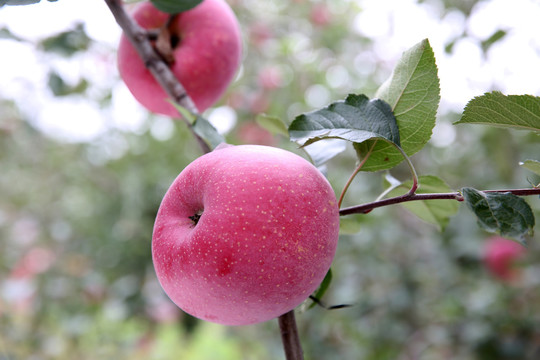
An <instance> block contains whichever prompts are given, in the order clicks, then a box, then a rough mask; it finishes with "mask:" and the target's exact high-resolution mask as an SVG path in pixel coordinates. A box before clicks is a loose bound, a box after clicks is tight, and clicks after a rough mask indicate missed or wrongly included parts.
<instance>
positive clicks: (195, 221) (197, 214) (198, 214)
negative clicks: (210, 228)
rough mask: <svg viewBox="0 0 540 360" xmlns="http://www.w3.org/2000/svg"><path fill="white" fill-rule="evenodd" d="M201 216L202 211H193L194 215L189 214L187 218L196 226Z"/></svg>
mask: <svg viewBox="0 0 540 360" xmlns="http://www.w3.org/2000/svg"><path fill="white" fill-rule="evenodd" d="M201 216H202V211H201V212H197V213H195V215H193V216H189V219H190V220H191V221H193V225H194V227H195V226H197V224H198V223H199V219H200V218H201Z"/></svg>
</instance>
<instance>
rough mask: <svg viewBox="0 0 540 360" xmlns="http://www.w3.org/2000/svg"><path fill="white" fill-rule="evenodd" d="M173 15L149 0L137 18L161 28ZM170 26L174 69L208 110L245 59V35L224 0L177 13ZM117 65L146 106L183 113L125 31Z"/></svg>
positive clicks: (198, 104) (207, 1)
mask: <svg viewBox="0 0 540 360" xmlns="http://www.w3.org/2000/svg"><path fill="white" fill-rule="evenodd" d="M169 17H170V15H169V14H167V13H164V12H161V11H159V10H157V9H156V8H155V7H154V6H153V5H152V4H151V3H150V2H143V3H141V4H140V5H139V6H138V7H137V8H136V9H135V10H134V12H133V18H134V19H135V21H136V22H137V23H138V24H139V25H140V26H141V27H143V28H145V29H160V28H161V27H163V25H164V24H165V23H166V22H167V21H168V19H169ZM169 30H170V32H171V35H172V36H171V45H172V47H173V54H172V55H173V59H174V62H173V63H172V64H170V67H171V70H172V72H173V73H174V75H175V76H176V78H177V79H178V80H179V81H180V83H181V84H182V85H183V86H184V88H185V89H186V92H187V93H188V95H189V96H190V97H191V99H192V100H193V102H194V103H195V105H196V107H197V109H198V110H199V111H200V112H203V111H204V110H206V109H207V108H208V107H210V106H212V105H213V104H214V103H216V102H217V101H218V100H219V98H220V97H221V96H222V95H223V93H224V92H225V90H226V89H227V87H228V85H229V84H230V83H231V81H232V80H233V78H234V76H235V74H236V72H237V70H238V66H239V65H240V58H241V52H242V40H241V34H240V29H239V25H238V21H237V20H236V17H235V15H234V13H233V12H232V10H231V8H230V7H229V6H228V5H227V3H226V2H225V1H224V0H204V1H203V2H202V3H201V4H199V5H197V6H196V7H195V8H193V9H191V10H188V11H185V12H182V13H180V14H178V15H177V16H176V17H175V18H174V20H173V22H172V24H171V25H170V26H169ZM118 67H119V72H120V76H121V77H122V79H123V80H124V82H125V83H126V86H127V87H128V88H129V90H130V91H131V93H132V94H133V96H134V97H135V98H136V99H137V100H138V101H139V102H140V103H141V104H142V105H143V106H144V107H146V108H147V109H148V110H150V111H152V112H155V113H159V114H164V115H167V116H171V117H178V116H179V115H178V112H177V111H176V110H175V108H174V107H173V106H172V105H171V104H170V103H169V102H168V98H169V96H168V95H167V94H166V93H165V91H164V90H163V89H162V88H161V86H160V85H159V84H158V83H157V81H156V80H155V79H154V77H153V76H152V74H151V73H150V71H149V70H148V69H147V68H146V67H145V65H144V63H143V61H142V60H141V58H140V56H139V55H138V54H137V52H136V50H135V48H134V47H133V46H132V45H131V43H130V42H129V40H128V39H127V37H126V36H124V35H123V36H122V38H121V40H120V45H119V48H118Z"/></svg>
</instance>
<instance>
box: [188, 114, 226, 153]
mask: <svg viewBox="0 0 540 360" xmlns="http://www.w3.org/2000/svg"><path fill="white" fill-rule="evenodd" d="M193 131H195V133H196V134H197V135H199V136H200V137H201V138H203V140H204V141H205V142H206V143H207V144H208V145H209V146H210V148H211V149H215V148H216V147H217V146H218V145H219V144H221V143H224V142H225V138H224V137H223V136H222V135H221V134H220V133H218V131H217V130H216V128H215V127H214V126H213V125H212V124H211V123H210V122H209V121H208V120H206V119H205V118H203V117H202V116H200V115H198V116H197V118H196V119H195V122H194V123H193Z"/></svg>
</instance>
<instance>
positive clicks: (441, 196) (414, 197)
mask: <svg viewBox="0 0 540 360" xmlns="http://www.w3.org/2000/svg"><path fill="white" fill-rule="evenodd" d="M482 192H484V193H511V194H514V195H517V196H530V195H540V188H532V189H510V190H484V191H482ZM419 200H457V201H463V200H464V199H463V195H462V194H461V193H460V192H453V193H434V194H415V193H412V194H411V193H407V194H405V195H401V196H396V197H392V198H388V199H383V200H378V201H374V202H371V203H367V204H362V205H356V206H351V207H348V208H344V209H341V210H339V215H341V216H345V215H351V214H367V213H369V212H370V211H371V210H373V209H376V208H379V207H383V206H388V205H394V204H399V203H403V202H408V201H419Z"/></svg>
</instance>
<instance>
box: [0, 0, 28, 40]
mask: <svg viewBox="0 0 540 360" xmlns="http://www.w3.org/2000/svg"><path fill="white" fill-rule="evenodd" d="M0 1H1V0H0ZM0 39H8V40H15V41H24V39H23V38H21V37H19V36H17V35H15V34H13V33H12V32H11V30H9V29H8V28H7V27H3V28H1V29H0Z"/></svg>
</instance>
